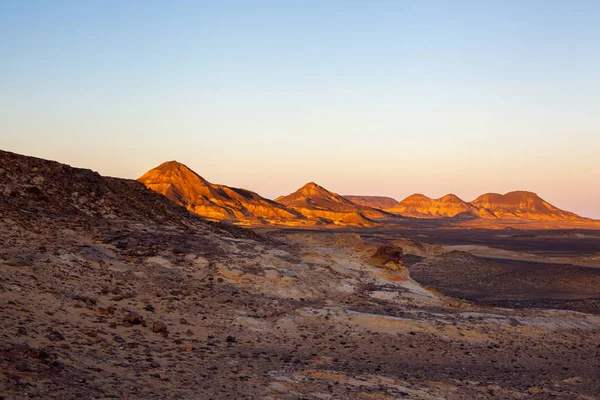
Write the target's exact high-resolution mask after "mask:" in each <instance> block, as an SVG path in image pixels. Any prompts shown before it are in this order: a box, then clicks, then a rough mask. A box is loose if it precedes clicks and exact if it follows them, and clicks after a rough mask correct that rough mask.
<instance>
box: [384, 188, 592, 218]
mask: <svg viewBox="0 0 600 400" xmlns="http://www.w3.org/2000/svg"><path fill="white" fill-rule="evenodd" d="M386 211H388V212H391V213H394V214H400V215H403V216H406V217H413V218H454V217H456V218H466V219H475V218H483V219H491V220H507V219H508V220H510V219H519V220H522V219H525V220H536V221H540V220H543V221H585V220H586V218H582V217H580V216H578V215H577V214H574V213H572V212H568V211H564V210H561V209H559V208H557V207H554V206H553V205H551V204H549V203H548V202H546V201H544V200H543V199H542V198H540V197H539V196H538V195H537V194H535V193H532V192H526V191H515V192H509V193H506V194H504V195H502V194H497V193H486V194H483V195H481V196H479V197H478V198H477V199H475V200H473V201H472V202H470V203H467V202H466V201H464V200H462V199H460V198H459V197H457V196H455V195H453V194H448V195H446V196H444V197H442V198H439V199H432V198H429V197H427V196H425V195H422V194H413V195H411V196H409V197H407V198H406V199H404V200H402V201H400V202H398V204H396V205H394V206H393V207H390V208H388V209H386Z"/></svg>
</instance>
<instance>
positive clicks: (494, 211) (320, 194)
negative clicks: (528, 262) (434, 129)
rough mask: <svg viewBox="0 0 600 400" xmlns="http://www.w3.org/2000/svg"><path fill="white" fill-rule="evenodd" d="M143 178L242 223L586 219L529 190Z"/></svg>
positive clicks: (197, 209)
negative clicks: (365, 190) (400, 193)
mask: <svg viewBox="0 0 600 400" xmlns="http://www.w3.org/2000/svg"><path fill="white" fill-rule="evenodd" d="M138 181H140V182H142V183H144V184H145V185H146V186H147V187H149V188H150V189H152V190H154V191H156V192H158V193H161V194H163V195H165V196H166V197H168V198H169V199H170V200H171V201H173V202H175V203H177V204H179V205H182V206H184V207H186V208H187V209H188V210H190V211H191V212H193V213H196V214H198V215H201V216H203V217H205V218H207V219H211V220H217V221H230V222H232V223H235V224H241V225H244V224H245V225H283V226H310V225H335V226H356V227H361V226H364V227H367V226H378V225H383V224H388V223H393V222H394V221H395V220H398V219H399V218H402V217H409V218H429V219H436V218H452V219H489V220H534V221H538V220H541V221H586V220H588V219H587V218H583V217H580V216H578V215H577V214H574V213H572V212H568V211H564V210H561V209H559V208H557V207H555V206H553V205H551V204H550V203H548V202H546V201H545V200H543V199H542V198H540V197H539V196H538V195H537V194H535V193H532V192H526V191H515V192H509V193H506V194H504V195H502V194H497V193H486V194H483V195H481V196H479V197H478V198H477V199H475V200H473V201H471V202H466V201H464V200H462V199H460V198H459V197H458V196H456V195H453V194H448V195H446V196H444V197H441V198H439V199H432V198H430V197H427V196H425V195H423V194H413V195H411V196H408V197H407V198H405V199H404V200H401V201H399V202H396V200H394V199H392V198H390V197H383V196H356V195H348V196H340V195H339V194H337V193H334V192H331V191H329V190H327V189H325V188H324V187H322V186H319V185H317V184H316V183H314V182H310V183H307V184H306V185H304V186H302V187H301V188H300V189H298V190H297V191H295V192H293V193H291V194H288V195H286V196H280V197H278V198H277V199H275V200H274V201H273V200H269V199H266V198H264V197H262V196H260V195H259V194H257V193H255V192H252V191H249V190H246V189H238V188H232V187H229V186H225V185H218V184H213V183H210V182H208V181H207V180H206V179H204V178H202V177H201V176H200V175H198V174H197V173H195V172H194V171H192V170H191V169H190V168H188V167H186V166H185V165H183V164H181V163H179V162H176V161H169V162H165V163H163V164H161V165H159V166H158V167H156V168H154V169H151V170H150V171H148V172H147V173H145V174H144V175H143V176H141V177H140V178H139V179H138Z"/></svg>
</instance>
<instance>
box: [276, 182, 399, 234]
mask: <svg viewBox="0 0 600 400" xmlns="http://www.w3.org/2000/svg"><path fill="white" fill-rule="evenodd" d="M275 201H276V202H278V203H281V204H283V205H284V206H286V207H290V208H293V209H295V210H297V211H299V212H301V213H302V214H304V215H307V216H311V217H317V218H324V219H326V220H331V221H333V222H334V223H335V224H338V225H372V224H373V221H372V220H371V218H374V219H382V218H386V217H388V216H389V215H388V214H386V213H384V212H383V211H380V210H377V209H374V208H371V207H366V206H362V205H359V204H356V203H354V202H352V201H351V200H348V199H347V198H345V197H343V196H340V195H339V194H337V193H334V192H331V191H329V190H327V189H325V188H324V187H322V186H320V185H318V184H316V183H315V182H309V183H307V184H305V185H304V186H302V187H301V188H300V189H298V190H296V191H295V192H293V193H290V194H288V195H287V196H280V197H278V198H276V199H275Z"/></svg>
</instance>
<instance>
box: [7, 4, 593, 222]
mask: <svg viewBox="0 0 600 400" xmlns="http://www.w3.org/2000/svg"><path fill="white" fill-rule="evenodd" d="M599 21H600V2H599V1H576V0H575V1H566V0H565V1H537V0H529V1H510V0H503V1H458V0H457V1H427V0H414V1H402V0H397V1H354V0H346V1H283V0H282V1H273V2H265V1H236V2H234V1H211V2H209V1H189V2H185V1H175V2H171V1H164V2H158V1H126V2H123V1H91V0H90V1H42V0H39V1H30V0H19V1H17V0H14V1H11V0H4V1H1V2H0V59H1V62H0V148H2V149H5V150H10V151H15V152H19V153H24V154H29V155H35V156H40V157H44V158H52V159H57V160H59V161H62V162H66V163H69V164H72V165H76V166H83V167H88V168H92V169H94V170H97V171H99V172H100V173H102V174H108V175H114V176H121V177H129V178H136V177H138V176H140V175H141V174H142V173H143V172H145V171H146V170H148V169H150V168H152V167H154V166H155V165H157V164H159V163H160V162H162V161H166V160H172V159H176V160H178V161H181V162H184V163H186V164H187V165H189V166H190V167H192V168H193V169H194V170H196V171H197V172H198V173H199V174H200V175H202V176H204V177H205V178H206V179H208V180H210V181H212V182H215V183H223V184H228V185H232V186H238V187H245V188H249V189H253V190H255V191H257V192H258V193H260V194H262V195H264V196H267V197H275V196H277V195H279V194H285V193H288V192H291V191H293V190H295V189H296V188H297V187H299V186H301V185H302V184H304V183H305V182H307V181H316V182H318V183H320V184H322V185H324V186H326V187H327V188H329V189H331V190H334V191H336V192H339V193H343V194H376V195H389V196H392V197H396V198H403V197H405V196H407V195H409V194H411V193H414V192H421V193H424V194H427V195H429V196H432V197H440V196H442V195H444V194H446V193H449V192H453V193H456V194H457V195H459V196H460V197H463V198H465V200H472V199H473V198H474V197H476V196H477V195H478V194H480V193H483V192H489V191H494V192H506V191H509V190H514V189H526V190H532V191H536V192H538V193H539V194H540V195H541V196H542V197H544V198H546V200H548V201H550V202H551V203H553V204H555V205H557V206H559V207H563V208H567V209H570V210H572V211H575V212H578V213H581V214H583V215H586V216H591V217H596V218H600V22H599Z"/></svg>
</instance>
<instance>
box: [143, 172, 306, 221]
mask: <svg viewBox="0 0 600 400" xmlns="http://www.w3.org/2000/svg"><path fill="white" fill-rule="evenodd" d="M138 181H140V182H142V183H143V184H144V185H146V186H147V187H149V188H150V189H152V190H154V191H156V192H158V193H160V194H163V195H165V196H166V197H167V198H169V199H170V200H172V201H173V202H175V203H177V204H179V205H182V206H184V207H185V208H187V209H188V210H189V211H191V212H193V213H195V214H198V215H201V216H203V217H205V218H207V219H210V220H215V221H231V222H235V223H237V224H252V225H259V224H274V223H275V224H284V225H297V224H302V223H303V221H305V220H306V218H305V217H304V216H303V215H302V214H301V213H299V212H297V211H294V210H291V209H289V208H287V207H285V206H283V205H281V204H278V203H276V202H274V201H271V200H268V199H266V198H264V197H261V196H260V195H258V194H257V193H254V192H251V191H249V190H245V189H237V188H232V187H228V186H225V185H216V184H212V183H210V182H208V181H207V180H206V179H204V178H202V177H201V176H200V175H198V174H197V173H195V172H194V171H192V170H191V169H190V168H188V167H186V166H185V165H183V164H181V163H179V162H176V161H169V162H165V163H163V164H161V165H159V166H158V167H156V168H153V169H151V170H150V171H148V172H146V173H145V174H144V175H142V176H141V177H140V178H138Z"/></svg>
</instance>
